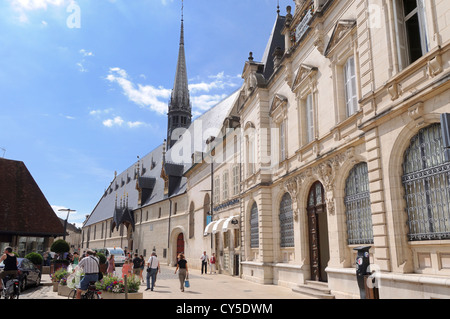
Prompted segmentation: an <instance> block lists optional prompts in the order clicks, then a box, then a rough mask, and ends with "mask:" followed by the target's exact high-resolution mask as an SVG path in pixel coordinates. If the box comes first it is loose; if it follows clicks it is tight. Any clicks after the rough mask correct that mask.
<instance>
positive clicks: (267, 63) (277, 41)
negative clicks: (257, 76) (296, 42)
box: [261, 15, 286, 80]
mask: <svg viewBox="0 0 450 319" xmlns="http://www.w3.org/2000/svg"><path fill="white" fill-rule="evenodd" d="M285 22H286V17H284V16H281V15H277V18H276V19H275V24H274V25H273V29H272V33H271V34H270V38H269V41H268V42H267V46H266V50H265V51H264V54H263V57H262V61H261V62H262V63H264V71H263V75H264V77H265V78H266V80H267V79H269V78H270V76H271V75H272V73H273V71H274V63H273V53H274V51H275V49H276V48H277V47H279V48H280V49H281V50H282V51H283V52H284V50H285V42H284V36H283V35H282V34H281V31H282V30H283V28H284V24H285Z"/></svg>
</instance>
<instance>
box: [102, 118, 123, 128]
mask: <svg viewBox="0 0 450 319" xmlns="http://www.w3.org/2000/svg"><path fill="white" fill-rule="evenodd" d="M123 122H124V121H123V119H122V118H121V117H120V116H116V117H115V118H113V119H108V120H104V121H103V125H104V126H107V127H113V126H116V125H117V126H122V124H123Z"/></svg>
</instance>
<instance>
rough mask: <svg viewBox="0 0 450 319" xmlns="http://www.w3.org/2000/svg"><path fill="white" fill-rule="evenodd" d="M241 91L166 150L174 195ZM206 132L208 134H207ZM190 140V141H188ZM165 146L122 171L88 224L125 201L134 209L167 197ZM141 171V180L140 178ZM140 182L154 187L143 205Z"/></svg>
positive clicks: (110, 213)
mask: <svg viewBox="0 0 450 319" xmlns="http://www.w3.org/2000/svg"><path fill="white" fill-rule="evenodd" d="M239 91H240V90H237V91H236V92H234V93H233V94H231V95H230V96H228V97H227V98H225V99H224V100H223V101H221V102H219V103H218V104H217V105H216V106H214V107H212V108H211V109H210V110H208V111H207V112H205V113H204V114H203V115H201V116H199V117H198V118H197V119H196V120H194V121H193V122H192V123H191V125H190V127H189V128H188V129H187V130H186V131H185V133H184V134H183V135H182V138H181V139H180V140H179V141H177V143H175V145H174V146H173V147H172V148H171V149H169V150H168V151H167V152H166V154H165V160H166V162H165V172H166V174H167V175H169V178H171V182H169V188H170V191H169V193H170V197H174V196H179V195H181V194H184V193H185V192H186V182H187V178H186V177H184V176H183V174H184V172H186V171H187V170H188V169H189V168H190V167H191V165H192V159H191V155H192V153H194V151H199V152H201V151H203V152H206V139H207V138H208V137H209V136H211V135H213V136H217V135H218V134H219V132H220V130H221V128H222V124H223V122H224V120H225V119H226V117H227V116H228V115H229V112H230V111H231V109H232V107H233V105H234V102H235V101H236V99H237V97H238V94H239ZM206 131H207V133H208V134H206V133H205V132H206ZM188 141H190V142H189V143H188ZM164 148H165V147H164V144H161V145H159V146H158V147H157V148H155V149H154V150H152V151H151V152H150V153H148V154H147V155H145V156H144V157H143V158H140V159H139V160H138V161H136V162H135V163H133V164H132V165H131V166H130V167H128V168H127V169H126V170H124V171H123V172H122V173H120V174H117V175H116V176H115V178H114V179H113V181H112V182H111V184H110V185H109V186H108V188H107V189H106V191H105V193H104V195H103V196H102V198H101V199H100V200H99V202H98V203H97V205H96V207H95V208H94V210H93V211H92V213H91V215H90V216H89V217H88V219H87V221H86V222H85V224H84V226H89V225H92V224H95V223H99V222H101V221H104V220H107V219H111V218H113V217H114V213H115V210H116V206H117V207H122V205H121V203H122V204H123V202H125V201H126V200H128V202H127V203H128V206H127V208H128V209H129V210H134V209H137V208H139V207H141V206H147V205H151V204H155V203H157V202H160V201H163V200H165V199H167V195H165V194H164V180H163V179H162V178H161V169H162V165H163V155H164V154H163V149H164ZM137 172H139V176H138V179H136V173H137ZM174 181H175V182H174ZM136 182H138V185H140V186H141V187H144V188H153V190H152V192H151V195H150V196H148V198H146V199H145V200H144V201H143V202H142V203H141V206H139V205H138V198H139V192H138V190H137V189H136ZM116 200H117V202H116ZM121 201H122V202H121Z"/></svg>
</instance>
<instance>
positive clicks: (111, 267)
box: [106, 255, 116, 275]
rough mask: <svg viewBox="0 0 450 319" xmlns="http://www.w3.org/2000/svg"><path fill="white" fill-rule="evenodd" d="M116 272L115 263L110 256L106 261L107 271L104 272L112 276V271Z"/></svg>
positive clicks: (112, 256)
mask: <svg viewBox="0 0 450 319" xmlns="http://www.w3.org/2000/svg"><path fill="white" fill-rule="evenodd" d="M115 270H116V263H115V262H114V255H111V256H110V257H109V260H108V269H107V270H106V273H107V274H108V275H112V274H114V271H115Z"/></svg>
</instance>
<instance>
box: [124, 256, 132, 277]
mask: <svg viewBox="0 0 450 319" xmlns="http://www.w3.org/2000/svg"><path fill="white" fill-rule="evenodd" d="M131 265H132V264H131V261H129V260H128V259H125V262H124V264H123V266H122V278H125V275H127V277H129V276H130V275H131Z"/></svg>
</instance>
